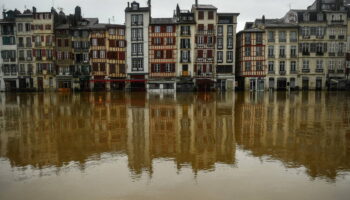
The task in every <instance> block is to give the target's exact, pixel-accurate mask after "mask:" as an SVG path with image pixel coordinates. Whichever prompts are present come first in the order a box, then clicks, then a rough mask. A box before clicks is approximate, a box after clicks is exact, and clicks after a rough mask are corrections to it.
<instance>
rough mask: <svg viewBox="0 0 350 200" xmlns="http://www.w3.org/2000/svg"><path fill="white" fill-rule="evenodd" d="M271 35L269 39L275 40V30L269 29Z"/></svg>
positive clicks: (270, 40)
mask: <svg viewBox="0 0 350 200" xmlns="http://www.w3.org/2000/svg"><path fill="white" fill-rule="evenodd" d="M268 35H269V36H268V37H269V38H268V41H269V42H275V32H273V31H269V34H268Z"/></svg>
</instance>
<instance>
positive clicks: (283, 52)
mask: <svg viewBox="0 0 350 200" xmlns="http://www.w3.org/2000/svg"><path fill="white" fill-rule="evenodd" d="M280 57H281V58H285V57H286V47H285V46H280Z"/></svg>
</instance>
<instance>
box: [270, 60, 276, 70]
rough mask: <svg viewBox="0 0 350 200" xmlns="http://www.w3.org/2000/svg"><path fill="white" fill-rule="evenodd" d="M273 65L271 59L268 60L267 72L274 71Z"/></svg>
mask: <svg viewBox="0 0 350 200" xmlns="http://www.w3.org/2000/svg"><path fill="white" fill-rule="evenodd" d="M274 68H275V66H274V62H273V61H269V72H274V71H275V69H274Z"/></svg>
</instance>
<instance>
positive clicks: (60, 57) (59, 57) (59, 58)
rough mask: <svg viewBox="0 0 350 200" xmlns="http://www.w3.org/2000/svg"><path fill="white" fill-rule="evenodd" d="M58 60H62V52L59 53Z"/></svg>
mask: <svg viewBox="0 0 350 200" xmlns="http://www.w3.org/2000/svg"><path fill="white" fill-rule="evenodd" d="M57 59H58V60H62V51H57Z"/></svg>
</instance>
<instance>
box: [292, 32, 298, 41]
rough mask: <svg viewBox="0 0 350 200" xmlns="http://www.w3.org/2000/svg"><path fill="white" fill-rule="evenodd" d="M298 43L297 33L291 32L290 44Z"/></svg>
mask: <svg viewBox="0 0 350 200" xmlns="http://www.w3.org/2000/svg"><path fill="white" fill-rule="evenodd" d="M297 41H298V38H297V32H296V31H292V32H290V42H297Z"/></svg>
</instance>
